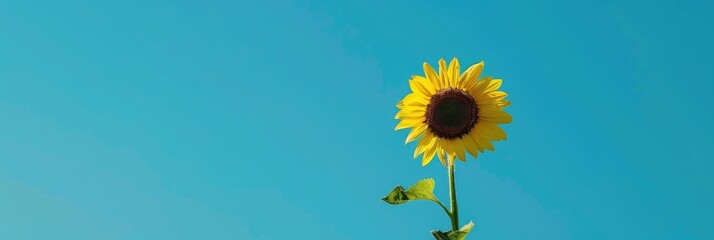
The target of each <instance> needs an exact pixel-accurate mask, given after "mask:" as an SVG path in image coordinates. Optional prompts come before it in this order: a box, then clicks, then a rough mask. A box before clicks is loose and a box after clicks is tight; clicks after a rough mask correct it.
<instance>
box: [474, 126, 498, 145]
mask: <svg viewBox="0 0 714 240" xmlns="http://www.w3.org/2000/svg"><path fill="white" fill-rule="evenodd" d="M474 130H475V131H478V132H479V133H482V135H483V136H484V137H486V138H488V139H491V140H493V141H500V140H506V132H505V131H503V129H501V128H500V127H498V125H496V124H486V123H479V124H476V127H474Z"/></svg>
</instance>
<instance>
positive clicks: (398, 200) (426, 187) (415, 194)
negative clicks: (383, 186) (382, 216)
mask: <svg viewBox="0 0 714 240" xmlns="http://www.w3.org/2000/svg"><path fill="white" fill-rule="evenodd" d="M382 200H383V201H385V202H387V203H389V204H393V205H398V204H402V203H405V202H408V201H412V200H430V201H434V202H436V203H439V204H441V202H439V200H438V199H436V196H434V179H431V178H427V179H423V180H419V181H418V182H417V183H416V184H414V186H411V187H409V188H408V189H406V190H404V188H403V187H402V186H399V185H397V186H396V187H395V188H394V189H393V190H392V191H391V192H389V194H387V196H386V197H383V198H382Z"/></svg>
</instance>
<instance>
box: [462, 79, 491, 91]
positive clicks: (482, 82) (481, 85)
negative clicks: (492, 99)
mask: <svg viewBox="0 0 714 240" xmlns="http://www.w3.org/2000/svg"><path fill="white" fill-rule="evenodd" d="M491 79H492V78H491V77H489V76H486V77H483V78H481V79H479V80H478V81H476V84H474V85H473V86H471V88H469V90H468V92H469V93H470V94H471V96H478V95H479V94H481V93H482V92H483V90H484V89H485V88H486V86H488V84H490V83H491Z"/></svg>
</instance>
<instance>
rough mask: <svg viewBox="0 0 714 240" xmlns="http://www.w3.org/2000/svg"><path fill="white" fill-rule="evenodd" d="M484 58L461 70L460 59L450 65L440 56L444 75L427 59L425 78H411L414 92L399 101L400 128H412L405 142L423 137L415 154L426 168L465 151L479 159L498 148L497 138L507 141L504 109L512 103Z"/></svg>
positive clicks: (507, 120) (450, 160) (450, 161)
mask: <svg viewBox="0 0 714 240" xmlns="http://www.w3.org/2000/svg"><path fill="white" fill-rule="evenodd" d="M483 65H484V64H483V62H480V63H477V64H474V65H472V66H471V67H469V68H468V69H466V71H465V72H463V73H461V70H460V67H459V61H458V59H456V58H454V59H453V60H451V63H449V65H448V66H447V65H446V61H444V59H443V58H442V59H440V60H439V73H438V74H437V73H436V72H435V71H434V69H433V68H432V67H431V66H430V65H429V64H428V63H426V62H425V63H424V64H423V68H424V75H425V76H418V75H414V76H412V78H411V80H409V88H411V91H412V92H411V93H409V94H407V96H405V97H404V99H402V101H400V102H399V103H397V108H399V112H398V113H397V115H396V116H395V117H394V118H395V119H399V120H400V122H399V124H397V127H396V128H395V130H399V129H405V128H411V132H409V135H407V140H406V142H405V144H407V143H409V142H411V141H414V140H417V139H419V141H418V143H417V146H416V149H415V150H414V158H417V157H418V156H419V155H422V166H425V165H427V164H428V163H429V162H431V160H432V159H433V158H434V155H437V156H438V157H439V160H440V161H441V163H442V164H444V165H446V164H447V163H448V164H454V159H455V158H457V157H458V158H459V159H460V160H462V161H465V160H466V152H468V153H469V154H471V155H472V156H473V157H474V158H476V157H478V154H479V152H481V153H483V152H484V150H487V149H488V150H491V151H494V148H493V144H491V142H492V141H500V140H506V132H505V131H503V129H501V128H500V127H499V126H498V124H503V123H510V122H511V116H510V115H508V113H506V112H504V111H503V109H504V108H506V107H507V106H508V105H510V103H511V102H509V101H507V100H505V99H504V98H505V97H506V96H508V94H506V93H505V92H502V91H498V88H499V87H500V86H501V83H502V80H501V79H494V78H492V77H488V76H487V77H483V78H480V79H479V76H480V75H481V71H482V70H483Z"/></svg>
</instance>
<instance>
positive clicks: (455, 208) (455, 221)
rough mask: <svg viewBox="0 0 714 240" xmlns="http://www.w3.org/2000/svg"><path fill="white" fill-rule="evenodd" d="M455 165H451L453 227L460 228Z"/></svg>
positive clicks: (450, 188) (450, 192) (450, 189)
mask: <svg viewBox="0 0 714 240" xmlns="http://www.w3.org/2000/svg"><path fill="white" fill-rule="evenodd" d="M454 165H456V164H451V165H450V166H449V199H450V200H451V214H450V215H449V217H451V229H452V230H454V231H458V230H459V207H458V206H457V205H456V183H454Z"/></svg>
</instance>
